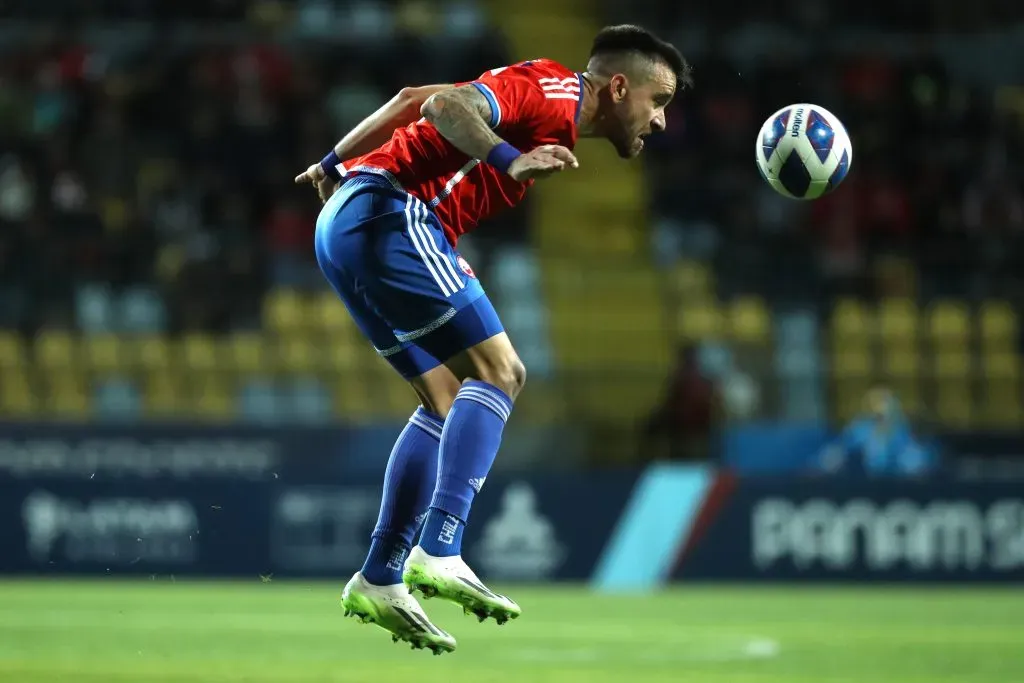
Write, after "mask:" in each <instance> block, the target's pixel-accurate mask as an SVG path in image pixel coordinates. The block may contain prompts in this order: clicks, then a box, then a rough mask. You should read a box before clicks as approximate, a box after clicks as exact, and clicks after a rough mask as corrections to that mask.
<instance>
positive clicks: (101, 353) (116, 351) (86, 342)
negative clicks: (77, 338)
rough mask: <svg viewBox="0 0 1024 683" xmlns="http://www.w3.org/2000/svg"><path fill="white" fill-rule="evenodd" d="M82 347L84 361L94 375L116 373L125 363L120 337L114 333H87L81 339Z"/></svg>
mask: <svg viewBox="0 0 1024 683" xmlns="http://www.w3.org/2000/svg"><path fill="white" fill-rule="evenodd" d="M82 347H83V351H84V355H85V359H86V363H87V365H88V367H89V368H90V369H91V370H92V372H93V373H95V374H96V375H99V376H109V375H112V374H116V373H117V372H118V371H120V370H121V369H122V368H123V367H124V366H125V365H127V359H126V358H125V355H124V353H122V344H121V339H120V338H119V337H117V336H116V335H113V334H97V335H89V336H87V337H85V338H84V339H82Z"/></svg>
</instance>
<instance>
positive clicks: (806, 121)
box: [756, 104, 853, 199]
mask: <svg viewBox="0 0 1024 683" xmlns="http://www.w3.org/2000/svg"><path fill="white" fill-rule="evenodd" d="M756 155H757V168H758V170H759V171H761V175H762V176H764V179H765V180H767V181H768V184H769V185H771V186H772V189H774V190H775V191H776V192H778V193H779V194H781V195H784V196H786V197H792V198H793V199H817V198H818V197H820V196H822V195H824V194H827V193H829V192H831V191H832V190H834V189H836V187H838V186H839V183H841V182H843V178H845V177H846V174H847V173H849V171H850V163H851V162H852V161H853V146H852V145H851V144H850V136H849V135H848V134H847V132H846V127H845V126H843V124H842V122H841V121H840V120H839V119H838V118H836V117H835V115H834V114H832V112H830V111H828V110H827V109H825V108H824V107H819V106H818V105H816V104H791V105H789V106H788V107H783V108H782V109H780V110H778V111H777V112H775V113H774V114H772V115H771V116H769V117H768V120H767V121H765V122H764V125H763V126H761V132H760V134H758V136H757V151H756Z"/></svg>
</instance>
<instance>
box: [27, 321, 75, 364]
mask: <svg viewBox="0 0 1024 683" xmlns="http://www.w3.org/2000/svg"><path fill="white" fill-rule="evenodd" d="M75 347H76V344H75V340H74V338H73V337H72V336H71V335H70V334H69V333H67V332H64V331H62V330H44V331H42V332H40V333H39V334H38V335H36V343H35V352H36V353H35V356H36V363H37V364H38V365H39V366H40V367H42V368H44V369H45V370H55V369H61V368H71V367H75V366H77V360H78V359H77V358H76V357H75V355H76V354H75Z"/></svg>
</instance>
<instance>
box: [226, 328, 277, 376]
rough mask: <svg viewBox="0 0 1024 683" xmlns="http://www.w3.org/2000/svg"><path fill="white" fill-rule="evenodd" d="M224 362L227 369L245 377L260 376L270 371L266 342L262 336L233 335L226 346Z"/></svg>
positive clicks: (248, 333)
mask: <svg viewBox="0 0 1024 683" xmlns="http://www.w3.org/2000/svg"><path fill="white" fill-rule="evenodd" d="M223 354H224V360H225V364H226V365H227V367H228V368H229V369H231V370H233V371H234V372H237V373H239V374H243V375H258V374H262V373H266V372H267V371H268V367H267V365H266V363H267V358H266V356H267V353H266V340H265V338H264V337H263V335H262V334H258V333H255V332H239V333H236V334H233V335H231V337H230V338H228V339H227V340H226V342H225V344H224V349H223Z"/></svg>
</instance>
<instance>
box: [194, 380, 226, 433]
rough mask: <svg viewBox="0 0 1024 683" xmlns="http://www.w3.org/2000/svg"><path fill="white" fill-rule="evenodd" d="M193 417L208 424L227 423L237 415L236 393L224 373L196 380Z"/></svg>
mask: <svg viewBox="0 0 1024 683" xmlns="http://www.w3.org/2000/svg"><path fill="white" fill-rule="evenodd" d="M194 379H195V380H196V383H195V385H194V388H193V392H192V398H193V401H192V403H191V408H192V410H191V411H190V412H191V414H192V416H193V417H195V418H198V419H200V420H203V421H207V422H227V421H229V420H230V419H231V418H232V417H233V416H234V413H235V409H236V405H235V401H234V392H232V391H231V388H230V386H229V383H228V382H227V381H226V378H225V377H224V376H223V374H222V373H209V374H205V375H202V376H201V377H196V378H194Z"/></svg>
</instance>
